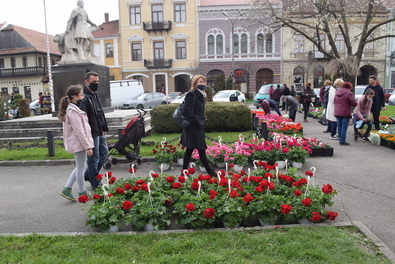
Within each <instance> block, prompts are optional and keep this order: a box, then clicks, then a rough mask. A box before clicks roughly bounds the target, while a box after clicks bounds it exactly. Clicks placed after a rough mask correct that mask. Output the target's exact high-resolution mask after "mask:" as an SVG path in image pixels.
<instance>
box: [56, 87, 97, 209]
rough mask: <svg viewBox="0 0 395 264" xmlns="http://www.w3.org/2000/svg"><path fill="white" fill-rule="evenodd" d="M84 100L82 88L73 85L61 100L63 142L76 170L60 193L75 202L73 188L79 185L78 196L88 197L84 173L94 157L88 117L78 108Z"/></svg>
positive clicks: (59, 116) (60, 112) (60, 115)
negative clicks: (73, 160) (71, 155)
mask: <svg viewBox="0 0 395 264" xmlns="http://www.w3.org/2000/svg"><path fill="white" fill-rule="evenodd" d="M83 98H84V96H83V92H82V87H81V86H79V85H72V86H70V87H69V88H67V91H66V96H65V97H63V98H61V99H60V103H59V113H58V118H59V119H60V120H61V121H62V122H63V142H64V147H65V149H66V151H67V152H69V153H73V154H74V158H75V164H76V167H75V169H74V170H73V171H72V172H71V174H70V177H69V180H68V181H67V183H66V186H65V187H64V188H63V190H62V191H61V192H60V195H61V196H63V197H64V198H66V199H68V200H70V201H73V202H75V201H76V199H75V198H74V196H73V194H72V193H71V188H72V186H73V184H74V182H75V181H77V184H78V196H81V195H86V189H85V181H84V171H85V164H86V159H87V155H88V156H92V154H93V151H92V148H93V147H94V144H93V139H92V135H91V127H90V126H89V122H88V117H87V115H86V113H85V112H84V111H82V110H81V109H80V108H79V107H78V101H79V100H82V99H83Z"/></svg>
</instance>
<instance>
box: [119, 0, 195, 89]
mask: <svg viewBox="0 0 395 264" xmlns="http://www.w3.org/2000/svg"><path fill="white" fill-rule="evenodd" d="M119 10H120V12H119V18H120V19H119V21H120V35H121V39H120V42H121V49H120V50H121V54H120V63H121V65H122V78H123V79H138V80H141V81H142V83H143V86H144V90H145V91H146V92H157V91H158V92H163V93H165V94H169V93H170V92H174V91H177V92H186V91H187V90H189V88H190V87H189V86H190V78H191V77H192V76H193V75H194V74H196V73H198V46H199V43H198V24H197V21H198V20H197V2H196V0H193V1H187V0H173V1H164V0H155V1H153V0H140V1H128V0H119Z"/></svg>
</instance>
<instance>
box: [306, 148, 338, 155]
mask: <svg viewBox="0 0 395 264" xmlns="http://www.w3.org/2000/svg"><path fill="white" fill-rule="evenodd" d="M311 150H312V152H311V154H310V157H332V156H333V148H332V147H329V148H312V149H311Z"/></svg>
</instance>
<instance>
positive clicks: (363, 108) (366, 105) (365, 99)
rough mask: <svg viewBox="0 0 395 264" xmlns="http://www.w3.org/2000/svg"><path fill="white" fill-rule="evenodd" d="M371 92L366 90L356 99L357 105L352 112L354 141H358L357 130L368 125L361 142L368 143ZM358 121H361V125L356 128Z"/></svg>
mask: <svg viewBox="0 0 395 264" xmlns="http://www.w3.org/2000/svg"><path fill="white" fill-rule="evenodd" d="M373 96H374V93H373V90H372V89H368V90H367V91H366V93H365V94H364V95H362V96H361V97H360V98H359V99H358V104H357V106H356V107H355V110H354V132H355V133H354V141H357V140H358V136H359V131H358V129H359V128H362V127H363V126H364V125H365V124H367V125H368V129H366V132H365V135H364V136H363V137H362V141H365V142H366V141H369V139H368V136H369V132H370V130H371V129H372V121H371V120H370V117H369V115H370V109H371V108H372V104H373ZM358 121H362V125H361V126H358V127H357V124H358Z"/></svg>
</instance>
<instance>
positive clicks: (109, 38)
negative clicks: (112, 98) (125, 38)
mask: <svg viewBox="0 0 395 264" xmlns="http://www.w3.org/2000/svg"><path fill="white" fill-rule="evenodd" d="M98 28H99V31H97V32H94V33H92V35H93V37H94V38H95V56H98V57H100V59H101V61H102V63H103V65H106V66H108V67H109V68H110V69H109V70H110V80H122V73H121V62H120V56H121V49H120V46H121V43H120V36H119V20H113V21H109V14H108V13H105V14H104V23H103V24H101V25H99V26H98Z"/></svg>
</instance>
